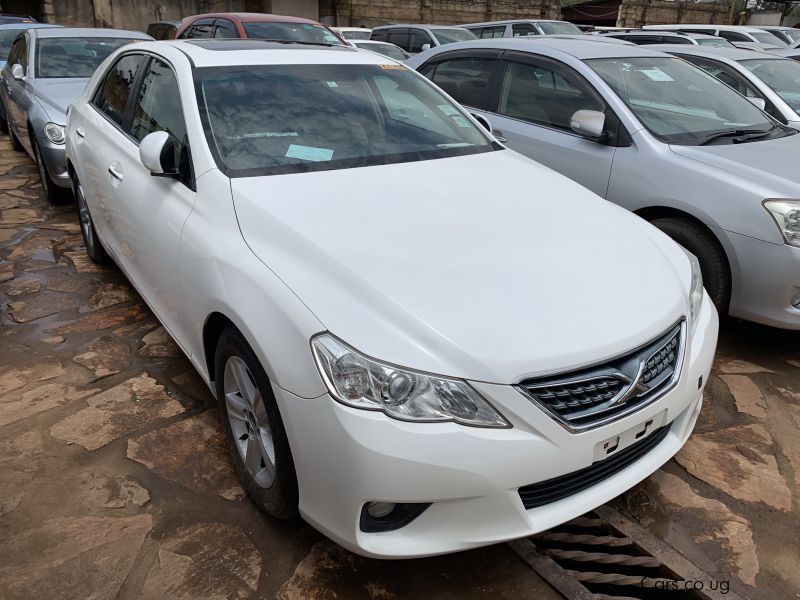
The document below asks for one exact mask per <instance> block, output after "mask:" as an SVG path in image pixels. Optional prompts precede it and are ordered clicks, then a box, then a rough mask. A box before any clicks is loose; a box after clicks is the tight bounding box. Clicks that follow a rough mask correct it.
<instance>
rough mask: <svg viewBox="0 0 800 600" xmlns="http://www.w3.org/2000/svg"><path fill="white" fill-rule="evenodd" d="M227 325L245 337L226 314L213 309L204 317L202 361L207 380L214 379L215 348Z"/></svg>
mask: <svg viewBox="0 0 800 600" xmlns="http://www.w3.org/2000/svg"><path fill="white" fill-rule="evenodd" d="M228 327H233V328H234V329H236V331H238V332H239V333H241V334H242V337H244V338H245V339H247V336H246V335H245V333H244V332H243V331H242V330H241V329H240V328H239V327H238V326H237V325H236V323H234V322H233V321H232V320H231V319H230V318H229V317H228V316H227V315H225V314H223V313H221V312H218V311H215V312H212V313H211V314H210V315H208V317H207V318H206V321H205V323H203V363H204V364H205V367H206V369H207V370H208V371H207V372H208V380H209V381H212V382H213V381H215V380H216V373H215V369H214V357H215V354H216V350H217V344H218V343H219V338H220V336H221V335H222V332H223V331H225V329H227V328H228Z"/></svg>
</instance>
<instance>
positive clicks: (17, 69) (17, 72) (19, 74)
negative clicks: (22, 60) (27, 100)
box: [11, 63, 25, 81]
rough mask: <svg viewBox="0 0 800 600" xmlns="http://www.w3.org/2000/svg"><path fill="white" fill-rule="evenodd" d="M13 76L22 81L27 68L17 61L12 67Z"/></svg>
mask: <svg viewBox="0 0 800 600" xmlns="http://www.w3.org/2000/svg"><path fill="white" fill-rule="evenodd" d="M11 76H12V77H13V78H14V79H16V80H17V81H22V80H23V79H25V69H23V68H22V65H21V64H19V63H17V64H16V65H14V66H13V67H11Z"/></svg>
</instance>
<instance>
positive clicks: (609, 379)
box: [519, 321, 685, 431]
mask: <svg viewBox="0 0 800 600" xmlns="http://www.w3.org/2000/svg"><path fill="white" fill-rule="evenodd" d="M684 332H685V325H684V322H683V321H681V322H680V323H678V324H676V325H674V326H672V327H670V328H669V330H668V331H667V332H666V333H664V334H663V335H661V336H659V337H658V338H657V339H656V340H654V341H652V342H650V343H648V344H645V345H644V346H642V347H641V348H637V349H636V350H633V351H631V352H628V353H627V354H625V355H623V356H620V357H618V358H615V359H613V360H610V361H608V362H606V363H603V364H601V365H597V366H594V367H590V368H587V369H581V370H580V371H575V372H572V373H566V374H562V375H558V376H551V377H541V378H535V379H526V380H524V381H522V382H521V383H519V388H520V390H522V392H523V393H524V394H525V395H526V396H528V398H530V399H531V400H533V401H534V402H535V403H536V404H538V405H539V406H540V407H541V408H543V409H544V410H545V411H547V412H548V413H549V414H550V415H552V416H553V417H554V418H555V419H556V420H558V421H559V422H560V423H562V424H563V425H565V426H566V427H567V428H569V429H571V430H575V431H581V430H585V429H591V428H592V427H597V426H599V425H603V424H605V423H608V422H610V421H614V420H616V419H619V418H622V417H623V416H625V415H628V414H630V413H632V412H634V411H636V410H639V409H640V408H643V407H644V406H647V405H648V404H650V403H651V402H653V401H654V400H656V399H657V398H658V397H660V396H661V395H663V394H664V393H666V392H667V391H668V390H669V389H671V388H672V386H673V385H674V384H675V382H676V381H677V380H678V377H679V375H680V368H681V362H682V355H683V345H684V344H683V340H684V335H685V333H684Z"/></svg>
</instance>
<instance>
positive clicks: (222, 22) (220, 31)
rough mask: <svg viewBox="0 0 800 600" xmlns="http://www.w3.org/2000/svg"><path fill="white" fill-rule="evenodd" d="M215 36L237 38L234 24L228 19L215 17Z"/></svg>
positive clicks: (237, 33)
mask: <svg viewBox="0 0 800 600" xmlns="http://www.w3.org/2000/svg"><path fill="white" fill-rule="evenodd" d="M214 37H215V38H238V37H239V32H238V31H236V26H235V25H234V24H233V22H232V21H229V20H228V19H217V27H216V29H215V30H214Z"/></svg>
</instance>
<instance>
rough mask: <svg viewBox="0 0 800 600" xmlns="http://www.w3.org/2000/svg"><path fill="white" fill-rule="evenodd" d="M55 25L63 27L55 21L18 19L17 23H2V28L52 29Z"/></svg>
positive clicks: (0, 25) (0, 24) (0, 27)
mask: <svg viewBox="0 0 800 600" xmlns="http://www.w3.org/2000/svg"><path fill="white" fill-rule="evenodd" d="M53 27H61V25H56V24H54V23H25V22H23V21H17V22H16V23H0V30H2V29H50V28H53Z"/></svg>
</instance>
